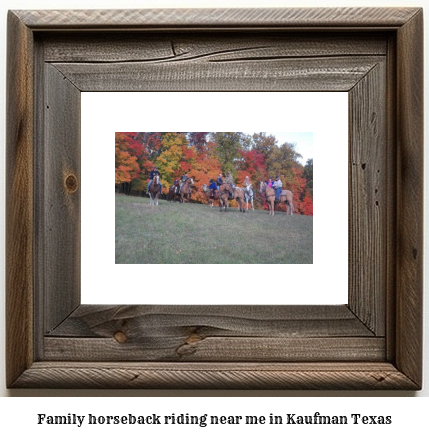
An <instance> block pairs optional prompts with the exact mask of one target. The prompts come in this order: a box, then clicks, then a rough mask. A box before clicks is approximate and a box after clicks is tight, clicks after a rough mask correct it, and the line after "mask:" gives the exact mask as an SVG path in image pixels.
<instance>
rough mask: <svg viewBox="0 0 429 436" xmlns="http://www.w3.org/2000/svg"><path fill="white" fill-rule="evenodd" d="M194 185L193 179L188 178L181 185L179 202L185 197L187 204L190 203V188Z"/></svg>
mask: <svg viewBox="0 0 429 436" xmlns="http://www.w3.org/2000/svg"><path fill="white" fill-rule="evenodd" d="M193 184H194V179H193V178H192V177H190V178H189V179H187V180H186V182H185V183H183V186H182V189H181V190H180V202H181V203H183V202H184V197H185V195H186V196H187V198H188V203H189V202H190V201H191V186H193Z"/></svg>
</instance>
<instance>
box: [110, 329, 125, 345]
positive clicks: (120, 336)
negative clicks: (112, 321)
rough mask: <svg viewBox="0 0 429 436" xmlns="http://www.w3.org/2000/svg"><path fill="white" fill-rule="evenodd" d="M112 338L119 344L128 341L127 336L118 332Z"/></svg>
mask: <svg viewBox="0 0 429 436" xmlns="http://www.w3.org/2000/svg"><path fill="white" fill-rule="evenodd" d="M113 337H114V338H115V341H116V342H119V343H120V344H123V343H125V342H127V340H128V337H127V335H126V334H125V333H124V332H121V331H120V330H119V331H117V332H116V333H115V334H114V335H113Z"/></svg>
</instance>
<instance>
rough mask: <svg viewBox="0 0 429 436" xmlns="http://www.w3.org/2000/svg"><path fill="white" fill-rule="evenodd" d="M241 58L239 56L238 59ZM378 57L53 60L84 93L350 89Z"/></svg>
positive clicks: (379, 60)
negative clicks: (155, 60)
mask: <svg viewBox="0 0 429 436" xmlns="http://www.w3.org/2000/svg"><path fill="white" fill-rule="evenodd" d="M237 60H238V61H239V59H237ZM377 62H381V59H379V58H378V57H374V56H372V57H368V58H365V57H358V58H353V57H347V58H346V57H343V58H341V57H339V58H334V57H332V58H326V59H324V58H321V59H312V58H299V59H288V60H277V59H272V60H266V59H261V60H259V61H258V60H248V61H242V62H236V63H234V62H220V61H213V62H210V63H208V62H201V63H198V64H195V63H186V62H180V63H156V64H150V65H148V64H147V63H139V62H133V63H114V64H107V65H106V64H97V63H91V64H89V63H85V64H82V63H70V64H63V63H55V64H54V65H55V67H56V68H57V69H58V70H59V71H61V72H62V73H63V74H64V75H65V76H66V77H67V78H68V79H69V80H70V81H71V82H72V83H73V84H74V85H75V86H76V87H78V88H79V89H81V90H82V91H87V92H97V91H111V92H114V91H137V92H139V91H179V92H180V91H248V90H249V89H258V90H259V91H348V90H350V89H351V88H352V87H353V86H354V85H355V84H356V82H358V81H359V80H361V79H362V78H363V77H364V76H365V75H366V74H368V72H369V71H370V70H371V69H372V68H373V67H374V64H375V63H377Z"/></svg>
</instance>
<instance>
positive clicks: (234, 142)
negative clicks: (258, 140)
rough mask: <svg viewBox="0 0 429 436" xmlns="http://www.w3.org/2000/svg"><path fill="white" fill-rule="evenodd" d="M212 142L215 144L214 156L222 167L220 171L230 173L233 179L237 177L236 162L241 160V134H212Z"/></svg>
mask: <svg viewBox="0 0 429 436" xmlns="http://www.w3.org/2000/svg"><path fill="white" fill-rule="evenodd" d="M212 138H213V141H214V142H215V143H216V154H217V157H218V160H219V162H220V164H221V166H222V171H223V172H225V173H226V172H227V171H230V172H231V174H232V175H233V176H234V177H235V176H236V175H237V170H236V165H235V163H236V160H238V159H241V156H240V150H241V149H242V142H241V141H242V139H243V135H242V133H241V132H214V133H213V134H212Z"/></svg>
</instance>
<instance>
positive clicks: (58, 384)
mask: <svg viewBox="0 0 429 436" xmlns="http://www.w3.org/2000/svg"><path fill="white" fill-rule="evenodd" d="M422 33H423V13H422V10H421V9H417V8H398V9H395V8H332V9H330V8H320V9H275V10H272V9H249V10H246V9H243V10H240V9H238V10H233V9H229V10H207V9H206V10H176V11H174V10H133V11H13V12H12V11H11V12H9V16H8V59H7V61H8V66H7V177H6V179H7V186H6V191H7V216H6V236H7V238H6V239H7V241H6V250H7V269H6V273H7V278H6V281H7V283H6V285H7V298H6V305H7V307H6V309H7V310H6V315H7V386H8V387H9V388H19V387H39V388H50V387H54V388H170V389H184V388H198V389H202V388H204V389H219V388H223V389H239V388H240V389H410V390H417V389H420V388H421V385H422V293H423V290H422V275H423V274H422V265H423V259H422V256H423V249H422V245H423V242H422V241H423V100H422V99H423V97H422V96H423V89H422V86H423V62H422V57H423V56H422V45H423V37H422ZM100 35H102V37H101V38H100ZM117 35H121V37H125V41H126V42H125V43H124V42H123V41H122V42H120V43H118V38H117ZM166 35H167V36H166ZM225 35H226V36H225ZM283 35H288V36H289V37H291V38H292V39H293V40H294V41H295V45H296V47H295V48H294V49H293V50H295V51H294V52H293V53H291V52H290V51H289V52H287V53H285V50H286V51H287V50H290V49H289V48H285V47H286V45H284V44H283V42H282V41H281V40H282V38H283ZM312 35H313V36H312ZM315 35H316V36H317V38H315ZM195 36H198V38H197V37H195ZM70 38H72V39H71V40H70ZM145 38H146V39H147V38H149V39H150V44H146V45H145V46H144V47H143V49H142V47H140V46H139V44H140V42H139V41H140V40H141V39H142V40H145ZM176 38H178V39H181V44H177V43H176V42H175V39H176ZM228 38H229V39H228ZM246 38H249V39H250V40H252V41H255V38H256V39H257V38H262V39H264V42H265V43H267V44H264V46H263V47H261V46H259V47H258V46H252V44H250V45H249V46H246V43H245V42H243V41H245V40H246ZM300 38H301V39H300ZM326 38H328V39H329V41H330V42H331V43H332V45H333V46H334V47H336V48H334V52H331V51H330V50H331V48H329V47H330V46H331V44H325V45H324V44H323V41H325V42H326V40H327V39H326ZM157 39H159V41H161V42H160V43H159V44H160V47H161V48H157V47H158V46H157V42H156V40H157ZM317 39H321V40H322V43H321V44H319V45H317V42H316V41H317ZM362 39H363V40H365V41H366V42H365V43H364V44H363V45H362V44H360V43H359V42H358V41H359V40H362ZM380 39H381V40H382V41H381V44H380ZM91 40H95V41H96V43H95V44H94V46H92V45H91ZM268 40H269V41H268ZM273 40H275V41H274V42H273ZM279 40H280V42H279ZM70 41H72V43H70ZM78 41H80V42H81V43H82V44H84V45H83V46H84V47H87V48H88V53H89V54H88V56H86V54H85V53H86V50H80V51H79V48H76V47H78V46H79V44H77V42H78ZM112 41H113V43H112ZM130 41H131V42H130ZM197 41H203V43H202V45H203V46H204V47H202V48H201V46H199V45H198V43H197ZM231 41H232V43H231ZM267 41H268V42H267ZM300 41H301V42H300ZM303 41H304V42H305V44H304V43H303ZM353 41H356V44H355V43H354V42H353ZM383 41H384V42H383ZM367 42H368V44H367ZM130 43H131V44H137V46H138V47H137V48H138V50H137V51H138V52H139V54H138V55H137V58H136V57H134V58H132V59H130V58H128V57H127V58H126V59H124V55H123V54H121V53H122V52H123V50H124V48H125V49H126V47H128V46H129V44H130ZM85 44H87V45H85ZM118 44H119V45H118ZM151 44H152V45H153V44H155V46H156V48H155V49H153V46H151ZM163 44H164V45H165V44H168V46H169V50H170V54H166V53H165V46H164V45H163ZM204 44H205V45H204ZM210 44H212V45H213V44H214V46H216V50H215V49H213V48H212V47H211V46H210ZM219 44H220V45H219ZM222 44H224V45H225V44H226V45H227V48H226V49H225V47H224V46H222ZM231 44H232V45H231ZM143 45H144V43H143ZM207 46H210V47H208V48H207ZM380 46H384V49H385V52H383V53H381V52H379V47H380ZM151 47H152V48H151ZM219 47H221V48H222V47H223V48H222V49H219ZM300 47H301V48H300ZM362 47H363V48H362ZM377 47H378V48H377ZM134 48H135V47H134ZM145 50H149V52H150V53H149V52H148V54H147V55H145V54H144V53H145ZM151 50H160V51H161V53H160V56H159V58H157V59H154V58H152V57H151V56H152V54H153V52H151ZM198 50H203V52H202V53H201V52H198ZM261 50H263V52H261ZM264 50H265V51H264ZM266 50H268V51H269V50H271V51H269V52H268V54H267V51H266ZM336 50H339V52H338V53H336ZM125 51H127V50H125ZM132 51H133V47H131V48H130V52H132ZM308 51H309V52H311V53H310V55H308V56H306V55H305V53H307V52H308ZM348 51H349V52H348ZM142 53H143V58H145V57H146V59H142V58H141V56H142ZM263 53H265V55H264V54H263ZM335 53H336V54H335ZM85 56H86V57H85ZM126 56H135V55H129V53H128V51H127V55H126ZM139 56H140V58H139ZM323 58H326V59H328V61H329V65H330V68H329V71H328V69H327V65H326V63H324V61H323ZM261 59H262V60H264V62H258V61H260V60H261ZM292 59H295V60H296V59H298V61H299V62H297V63H296V65H292V67H291V66H290V63H287V62H291V61H292ZM171 60H173V61H177V60H178V61H179V62H175V64H174V63H170V64H168V65H167V63H168V61H171ZM136 61H138V62H136ZM270 61H272V62H273V63H272V64H270V65H271V68H267V66H266V65H267V63H269V62H270ZM286 61H287V62H286ZM232 63H233V64H234V68H231V67H229V66H228V65H232ZM273 66H275V68H273ZM130 68H131V69H132V68H137V69H138V72H139V74H141V77H140V78H139V80H138V81H137V80H135V70H130ZM288 68H289V70H288ZM244 69H246V71H247V72H248V73H249V72H250V73H251V80H245V77H247V76H245V75H244V74H243V71H244ZM290 69H292V70H290ZM171 71H176V73H177V74H173V73H172V72H171ZM287 71H292V72H293V75H291V76H290V77H296V76H297V75H298V76H300V77H299V79H298V80H292V79H290V80H282V79H284V78H285V76H286V75H287V74H286V72H287ZM197 72H198V74H197ZM155 73H156V74H155ZM142 77H143V79H144V80H143V79H142ZM154 77H156V78H157V80H154ZM167 89H168V90H176V91H181V90H195V91H198V90H212V91H216V90H229V91H242V90H247V91H260V90H266V91H288V90H291V89H293V90H303V91H304V90H306V91H307V90H313V91H326V90H338V91H348V92H349V102H350V103H349V108H350V109H349V115H350V143H349V193H350V195H349V259H350V260H349V265H350V266H349V303H348V304H347V305H345V306H323V307H320V306H302V307H289V306H256V307H255V306H245V305H243V306H232V307H231V306H209V307H199V306H174V307H173V306H167V305H166V306H124V307H105V306H82V305H80V290H79V287H80V258H79V256H80V232H79V229H80V186H79V168H80V137H79V134H80V93H81V91H85V90H105V91H110V90H111V91H115V90H128V91H135V90H139V91H145V90H160V91H162V90H167ZM316 164H317V163H316ZM325 286H326V285H325Z"/></svg>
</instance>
